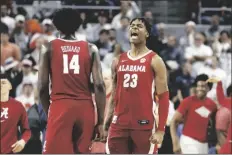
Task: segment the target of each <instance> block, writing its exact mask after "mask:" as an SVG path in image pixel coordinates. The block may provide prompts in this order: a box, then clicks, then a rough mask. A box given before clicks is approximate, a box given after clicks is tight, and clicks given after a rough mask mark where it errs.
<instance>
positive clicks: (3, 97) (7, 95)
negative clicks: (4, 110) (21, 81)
mask: <svg viewBox="0 0 232 155" xmlns="http://www.w3.org/2000/svg"><path fill="white" fill-rule="evenodd" d="M7 101H9V94H1V102H7Z"/></svg>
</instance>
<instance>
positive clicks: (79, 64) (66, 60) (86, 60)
mask: <svg viewBox="0 0 232 155" xmlns="http://www.w3.org/2000/svg"><path fill="white" fill-rule="evenodd" d="M51 46H52V58H51V83H52V93H51V100H52V101H54V100H58V99H64V98H65V99H78V100H79V99H80V100H86V99H88V100H91V99H92V97H91V91H90V74H91V57H90V54H89V50H88V42H85V41H69V40H62V39H55V40H53V41H51Z"/></svg>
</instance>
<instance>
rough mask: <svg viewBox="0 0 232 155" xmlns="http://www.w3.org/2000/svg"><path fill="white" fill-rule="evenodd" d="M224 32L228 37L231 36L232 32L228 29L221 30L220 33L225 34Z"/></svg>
mask: <svg viewBox="0 0 232 155" xmlns="http://www.w3.org/2000/svg"><path fill="white" fill-rule="evenodd" d="M224 33H225V34H226V35H227V36H228V38H230V33H229V32H228V31H226V30H222V31H221V32H220V35H223V34H224Z"/></svg>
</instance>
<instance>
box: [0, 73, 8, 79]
mask: <svg viewBox="0 0 232 155" xmlns="http://www.w3.org/2000/svg"><path fill="white" fill-rule="evenodd" d="M0 79H8V76H7V75H6V74H5V73H1V74H0Z"/></svg>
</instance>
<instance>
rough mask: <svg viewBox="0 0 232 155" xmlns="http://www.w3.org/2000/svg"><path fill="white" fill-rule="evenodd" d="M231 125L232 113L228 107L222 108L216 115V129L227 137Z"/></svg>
mask: <svg viewBox="0 0 232 155" xmlns="http://www.w3.org/2000/svg"><path fill="white" fill-rule="evenodd" d="M230 123H231V111H230V110H229V109H227V108H226V107H221V108H220V109H219V110H218V112H217V115H216V129H217V130H221V131H223V132H224V133H225V135H227V130H228V128H229V126H230Z"/></svg>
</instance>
